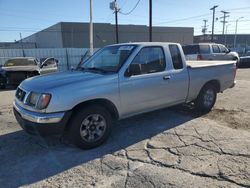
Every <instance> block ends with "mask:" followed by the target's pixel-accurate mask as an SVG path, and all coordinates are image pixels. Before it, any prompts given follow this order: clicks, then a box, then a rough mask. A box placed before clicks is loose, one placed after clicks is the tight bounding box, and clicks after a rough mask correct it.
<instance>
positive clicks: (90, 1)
mask: <svg viewBox="0 0 250 188" xmlns="http://www.w3.org/2000/svg"><path fill="white" fill-rule="evenodd" d="M89 13H90V14H89V53H90V55H93V51H94V50H93V22H92V0H89Z"/></svg>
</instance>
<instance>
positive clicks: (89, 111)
mask: <svg viewBox="0 0 250 188" xmlns="http://www.w3.org/2000/svg"><path fill="white" fill-rule="evenodd" d="M97 115H99V116H97ZM92 116H93V117H92ZM94 117H95V118H96V117H98V120H97V119H94ZM91 118H92V119H91ZM103 120H104V121H103ZM88 121H89V122H88ZM85 122H87V123H85ZM91 122H93V123H91ZM104 122H105V123H106V124H105V126H100V124H101V123H102V124H103V123H104ZM86 124H88V125H86ZM96 124H99V125H96ZM94 127H95V128H94ZM103 127H105V129H104V128H103ZM111 127H112V118H111V115H110V113H109V112H108V111H107V110H106V109H105V108H103V107H101V106H86V107H83V108H82V109H80V110H77V111H76V112H75V114H73V117H72V118H71V120H70V122H69V140H70V141H71V142H73V144H75V145H76V146H77V147H79V148H81V149H90V148H94V147H97V146H99V145H101V144H102V143H103V142H105V141H106V140H107V138H108V136H109V135H110V132H111ZM93 129H94V130H93ZM80 130H81V131H80ZM98 131H101V132H102V134H101V136H99V135H98V134H97V132H98ZM81 132H82V135H81ZM93 132H94V133H93ZM83 134H86V135H85V136H84V135H83ZM93 135H94V136H93ZM98 136H99V138H98V139H96V137H98ZM92 137H94V138H95V139H96V140H92V141H90V140H88V139H92Z"/></svg>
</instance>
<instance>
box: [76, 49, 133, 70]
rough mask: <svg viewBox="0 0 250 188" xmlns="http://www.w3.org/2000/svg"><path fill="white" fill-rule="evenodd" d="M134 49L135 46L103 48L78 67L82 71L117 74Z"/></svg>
mask: <svg viewBox="0 0 250 188" xmlns="http://www.w3.org/2000/svg"><path fill="white" fill-rule="evenodd" d="M135 48H136V45H116V46H108V47H104V48H103V49H101V50H99V51H98V52H97V53H96V54H94V55H93V56H92V57H90V58H89V59H88V60H87V61H85V62H84V63H83V64H82V65H81V66H80V67H81V68H82V69H83V70H92V71H98V70H100V71H103V72H117V71H118V70H119V69H120V67H121V66H122V65H123V63H124V62H125V61H126V60H127V59H128V57H129V56H130V54H131V53H132V52H133V50H134V49H135Z"/></svg>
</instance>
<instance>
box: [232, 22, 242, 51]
mask: <svg viewBox="0 0 250 188" xmlns="http://www.w3.org/2000/svg"><path fill="white" fill-rule="evenodd" d="M242 18H244V17H239V18H238V19H237V20H236V26H235V34H234V50H235V48H236V37H237V27H238V21H239V20H240V19H242Z"/></svg>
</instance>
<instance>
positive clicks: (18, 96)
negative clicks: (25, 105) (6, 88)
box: [16, 87, 26, 102]
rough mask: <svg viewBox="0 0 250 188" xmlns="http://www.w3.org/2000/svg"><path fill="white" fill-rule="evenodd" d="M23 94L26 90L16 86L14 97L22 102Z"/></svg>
mask: <svg viewBox="0 0 250 188" xmlns="http://www.w3.org/2000/svg"><path fill="white" fill-rule="evenodd" d="M25 95H26V92H25V91H23V90H22V89H20V88H19V87H18V88H17V90H16V98H17V99H18V100H20V101H22V102H23V100H24V97H25Z"/></svg>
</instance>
